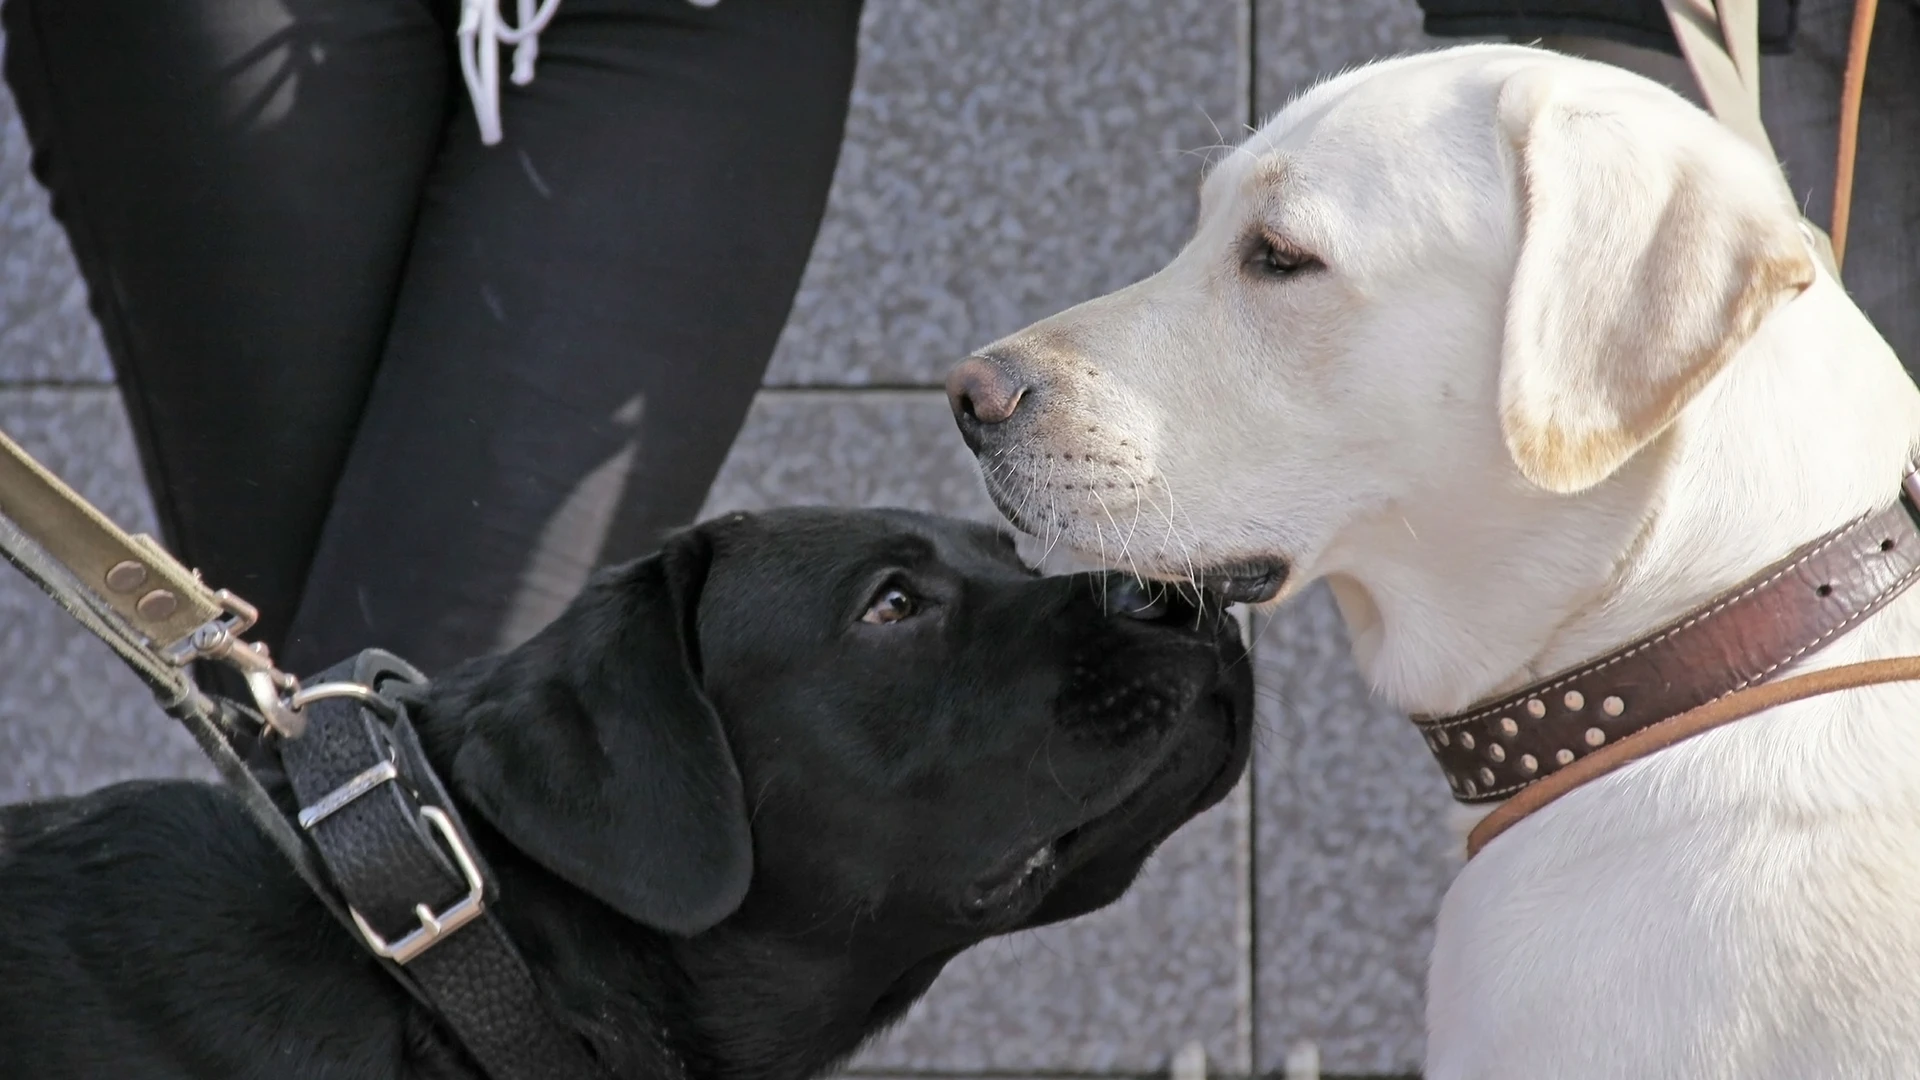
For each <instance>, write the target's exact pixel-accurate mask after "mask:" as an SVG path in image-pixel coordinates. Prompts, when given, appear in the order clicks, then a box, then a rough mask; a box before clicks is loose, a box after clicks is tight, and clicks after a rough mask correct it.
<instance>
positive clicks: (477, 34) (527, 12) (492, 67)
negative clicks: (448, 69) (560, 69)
mask: <svg viewBox="0 0 1920 1080" xmlns="http://www.w3.org/2000/svg"><path fill="white" fill-rule="evenodd" d="M534 3H535V0H519V4H520V25H518V26H508V25H507V23H506V20H505V19H503V18H501V16H500V0H461V2H460V29H459V30H458V31H457V33H458V35H459V38H460V75H461V77H462V78H463V79H465V80H466V82H467V96H468V97H470V98H472V99H473V118H474V119H475V120H477V121H479V123H480V141H481V142H483V143H485V144H486V145H488V146H492V145H494V144H495V143H497V142H499V141H500V134H501V132H500V46H502V45H511V46H513V84H514V85H515V86H525V85H527V84H528V83H530V82H532V81H533V62H534V60H535V59H536V58H537V57H538V56H539V55H540V31H542V30H545V29H546V28H547V24H548V23H550V22H552V21H553V13H554V12H555V11H557V10H559V8H560V0H541V3H540V6H539V7H538V8H536V7H534Z"/></svg>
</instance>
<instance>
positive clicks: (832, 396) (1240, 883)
mask: <svg viewBox="0 0 1920 1080" xmlns="http://www.w3.org/2000/svg"><path fill="white" fill-rule="evenodd" d="M799 503H815V504H835V505H855V506H875V505H894V506H907V507H913V508H917V509H924V510H933V511H939V512H945V513H954V514H961V515H966V516H970V517H977V518H981V519H983V520H995V515H994V512H993V509H992V507H991V505H990V504H989V503H988V501H987V498H986V494H985V491H984V490H983V489H982V488H981V486H980V482H979V479H978V476H977V474H976V473H975V471H974V466H973V462H972V459H971V457H970V455H968V453H967V451H966V448H965V447H964V446H963V445H962V444H961V442H960V440H959V438H958V437H957V436H956V435H955V434H954V432H953V429H952V420H951V419H950V418H949V415H948V412H947V406H946V401H945V399H944V398H943V397H942V396H941V395H940V394H939V393H938V392H929V391H900V392H860V391H829V392H796V391H786V392H781V391H769V392H767V393H763V394H762V395H761V397H760V399H759V401H758V402H756V404H755V406H754V409H753V411H752V413H751V414H750V416H749V417H748V420H747V424H746V427H745V429H744V430H743V431H742V432H741V435H740V438H739V441H738V442H737V443H736V444H735V446H734V450H733V454H732V456H731V457H730V458H729V459H728V461H727V464H726V466H725V467H724V468H723V469H722V470H721V473H720V477H719V479H718V480H717V481H716V482H715V484H714V488H713V493H712V496H711V497H710V498H709V500H708V503H707V506H706V509H705V510H704V511H703V513H706V514H714V513H721V512H724V511H727V510H735V509H749V510H751V509H760V508H764V507H768V506H773V505H780V504H799ZM1249 826H1250V822H1249V813H1248V803H1247V785H1245V784H1242V785H1241V787H1240V789H1239V790H1238V791H1236V792H1235V794H1234V796H1233V797H1232V798H1231V799H1229V800H1228V801H1227V802H1226V803H1224V804H1222V805H1221V806H1220V807H1218V808H1216V809H1215V810H1214V811H1213V812H1211V813H1209V814H1207V815H1206V816H1204V817H1202V818H1200V819H1198V820H1196V821H1194V822H1192V823H1190V824H1189V825H1188V826H1187V828H1185V829H1183V830H1182V831H1181V832H1180V833H1179V834H1178V835H1176V836H1175V837H1174V838H1173V839H1172V840H1170V841H1169V842H1168V843H1167V845H1166V846H1165V847H1164V848H1163V849H1162V851H1161V853H1160V854H1159V855H1158V856H1157V857H1156V858H1155V859H1154V861H1153V863H1152V864H1151V865H1150V867H1149V869H1148V870H1147V872H1146V873H1145V874H1144V875H1143V876H1142V879H1141V881H1140V883H1139V884H1138V885H1137V886H1136V887H1135V888H1134V889H1133V890H1132V891H1131V892H1130V893H1128V895H1127V896H1126V898H1125V899H1124V900H1122V901H1121V902H1120V903H1119V904H1116V905H1115V906H1114V907H1112V908H1109V909H1107V910H1106V911H1103V912H1100V913H1098V914H1096V915H1094V916H1091V917H1089V918H1087V919H1084V920H1081V921H1078V922H1075V923H1071V924H1068V925H1065V926H1058V927H1050V928H1048V929H1046V930H1042V931H1037V932H1033V933H1028V934H1020V935H1015V936H1013V937H1009V938H1005V939H1001V940H998V941H995V942H991V943H989V944H987V945H985V946H983V947H981V948H978V949H975V950H974V951H973V952H971V953H968V954H966V955H964V956H962V957H960V958H959V959H957V960H956V961H955V962H954V963H953V964H952V965H951V966H950V967H948V969H947V971H946V973H945V974H943V975H942V976H941V977H940V980H939V981H938V982H937V983H935V985H934V988H933V990H932V991H931V992H930V993H929V994H928V996H927V997H926V998H925V999H924V1000H922V1001H921V1002H920V1004H919V1005H917V1006H916V1007H915V1008H914V1009H913V1010H912V1011H911V1012H910V1013H909V1015H908V1017H907V1019H906V1020H905V1021H904V1022H903V1023H902V1024H901V1026H900V1027H898V1028H896V1029H894V1031H892V1032H891V1033H889V1034H888V1035H887V1036H886V1037H884V1038H883V1039H881V1040H880V1041H879V1042H877V1043H876V1044H875V1045H873V1046H872V1047H870V1048H869V1050H868V1051H867V1052H866V1053H865V1054H864V1055H862V1056H861V1057H860V1058H859V1059H858V1060H857V1061H856V1062H855V1064H854V1068H856V1069H859V1070H862V1071H869V1072H871V1071H879V1072H889V1071H907V1072H912V1073H915V1074H919V1073H929V1072H931V1073H951V1072H974V1071H980V1070H987V1071H993V1072H997V1073H998V1072H1013V1073H1018V1072H1021V1071H1023V1070H1039V1071H1045V1072H1063V1071H1067V1072H1099V1073H1109V1072H1122V1073H1126V1072H1143V1071H1154V1070H1158V1069H1162V1068H1164V1067H1165V1066H1166V1063H1167V1060H1168V1057H1169V1056H1170V1055H1171V1054H1172V1053H1173V1052H1174V1051H1175V1050H1176V1049H1177V1048H1179V1047H1180V1046H1182V1045H1184V1044H1185V1043H1187V1042H1190V1041H1194V1040H1198V1041H1200V1042H1201V1043H1202V1044H1203V1045H1204V1046H1205V1047H1206V1048H1207V1051H1208V1054H1209V1056H1210V1058H1211V1061H1212V1065H1213V1068H1215V1069H1216V1070H1220V1071H1225V1072H1233V1073H1240V1074H1244V1073H1246V1072H1247V1071H1248V1068H1249V1066H1250V1064H1251V1050H1250V1046H1251V1039H1250V1026H1251V1014H1250V1011H1249V980H1250V978H1251V970H1250V967H1249V951H1250V950H1249V941H1250V933H1251V922H1250V918H1251V915H1250V912H1249V910H1248V901H1249V894H1250V888H1249V883H1248V873H1249V863H1248V851H1247V848H1248V843H1249Z"/></svg>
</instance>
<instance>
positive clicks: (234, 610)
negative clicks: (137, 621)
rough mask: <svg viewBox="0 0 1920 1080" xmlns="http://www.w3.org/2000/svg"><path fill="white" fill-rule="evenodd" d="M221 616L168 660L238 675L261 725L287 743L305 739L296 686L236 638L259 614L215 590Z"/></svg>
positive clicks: (257, 646) (259, 649) (263, 651)
mask: <svg viewBox="0 0 1920 1080" xmlns="http://www.w3.org/2000/svg"><path fill="white" fill-rule="evenodd" d="M213 595H214V598H215V599H217V600H218V601H219V602H220V610H221V615H220V616H219V617H217V618H215V619H213V620H212V621H211V622H208V623H205V624H204V625H202V626H200V627H199V628H198V629H196V630H195V631H194V632H193V633H192V634H190V635H188V636H187V639H186V640H185V641H182V642H180V643H179V644H177V645H175V646H174V647H173V648H172V649H171V650H169V651H168V653H167V658H168V659H169V660H172V661H173V662H174V664H175V665H177V666H180V667H185V666H186V665H188V664H190V663H193V662H194V661H195V660H216V661H219V662H220V663H223V664H225V665H227V666H228V667H230V668H232V669H233V670H235V671H237V672H239V673H240V677H241V678H243V679H245V680H246V682H247V689H248V690H250V691H252V693H253V703H254V706H255V707H256V708H258V709H259V710H260V718H261V719H262V720H263V721H265V722H266V725H267V726H268V727H270V728H272V729H273V730H275V731H277V732H279V733H280V734H281V735H282V736H284V737H286V738H289V739H297V738H299V737H300V736H302V735H304V734H306V731H307V718H306V717H304V716H301V715H300V711H299V708H298V707H297V706H296V705H295V704H294V700H295V698H296V697H297V695H298V694H299V692H300V680H299V679H297V678H295V677H294V676H292V675H289V674H287V673H286V672H284V671H281V670H280V669H279V668H277V667H275V666H274V665H273V657H272V656H271V655H270V654H269V653H268V652H267V647H266V646H265V645H264V644H262V643H260V642H257V641H242V640H241V639H240V635H241V634H243V633H245V632H246V631H247V629H248V628H249V627H251V626H252V625H253V624H254V623H256V622H259V621H260V609H258V608H256V607H254V606H253V605H252V604H249V603H247V602H246V601H245V600H242V599H240V598H239V597H238V596H235V595H234V594H232V593H230V592H228V591H227V590H225V589H220V590H218V591H216V592H215V593H214V594H213Z"/></svg>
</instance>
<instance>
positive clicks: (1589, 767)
mask: <svg viewBox="0 0 1920 1080" xmlns="http://www.w3.org/2000/svg"><path fill="white" fill-rule="evenodd" d="M1909 681H1920V656H1901V657H1895V658H1893V659H1890V660H1868V661H1865V662H1862V663H1858V664H1846V665H1843V666H1841V667H1835V668H1827V669H1826V670H1824V671H1815V672H1811V673H1809V674H1806V675H1796V676H1794V677H1793V678H1790V679H1781V680H1780V681H1779V682H1772V683H1763V684H1761V685H1759V686H1755V687H1751V688H1749V689H1746V690H1741V691H1739V692H1737V693H1733V694H1729V695H1727V696H1726V697H1723V698H1721V699H1719V700H1718V701H1710V702H1708V703H1707V704H1705V705H1702V706H1700V707H1698V708H1696V709H1691V710H1688V711H1687V712H1684V713H1681V714H1680V715H1679V716H1676V717H1673V718H1672V719H1670V720H1663V721H1661V722H1660V723H1658V724H1654V725H1653V726H1651V727H1647V728H1643V729H1641V730H1640V731H1637V732H1634V733H1633V734H1632V735H1628V736H1626V737H1625V738H1623V739H1621V740H1620V741H1619V742H1616V743H1614V744H1613V745H1611V746H1608V747H1606V748H1604V749H1602V750H1598V751H1595V752H1594V753H1592V754H1589V755H1587V756H1586V757H1583V758H1581V759H1580V760H1578V761H1576V762H1574V763H1573V764H1571V765H1568V766H1567V767H1566V768H1564V769H1561V770H1560V771H1559V772H1556V773H1554V774H1553V775H1551V776H1546V777H1542V778H1541V779H1539V780H1537V781H1535V782H1534V783H1531V784H1529V785H1527V786H1526V787H1524V788H1522V789H1520V791H1518V792H1517V793H1515V794H1514V796H1513V797H1512V798H1510V799H1508V800H1507V801H1506V802H1503V803H1501V804H1500V805H1499V806H1497V807H1495V808H1494V810H1493V812H1492V813H1490V814H1488V815H1487V816H1486V817H1484V818H1482V819H1480V824H1478V825H1476V826H1474V827H1473V831H1472V832H1470V833H1468V834H1467V858H1469V859H1471V858H1473V857H1474V856H1475V855H1478V854H1479V853H1480V850H1481V849H1482V848H1484V847H1486V846H1487V844H1489V843H1490V842H1492V840H1493V839H1494V837H1496V836H1499V835H1500V834H1501V833H1503V832H1506V831H1507V830H1508V829H1510V828H1512V827H1513V826H1514V825H1515V824H1517V823H1519V821H1520V820H1521V819H1522V818H1524V817H1526V816H1527V815H1528V814H1531V813H1533V812H1534V811H1536V810H1538V809H1540V808H1541V807H1543V806H1546V805H1547V804H1548V803H1551V802H1553V801H1554V800H1555V799H1558V798H1559V797H1560V796H1562V795H1565V794H1566V793H1567V792H1569V791H1572V790H1573V789H1574V788H1577V787H1579V786H1580V785H1581V784H1584V783H1586V782H1587V781H1589V780H1593V779H1596V778H1598V777H1601V776H1605V775H1606V774H1608V773H1610V772H1612V771H1614V770H1615V769H1618V768H1620V767H1621V766H1622V765H1626V764H1629V763H1631V762H1634V761H1638V760H1640V759H1641V758H1643V757H1646V756H1647V755H1648V754H1651V753H1653V752H1655V751H1657V750H1664V749H1666V748H1667V747H1669V746H1672V745H1673V744H1675V743H1677V742H1680V741H1682V740H1684V739H1690V738H1692V737H1693V736H1695V735H1699V734H1701V733H1702V732H1707V731H1712V730H1713V729H1714V728H1717V727H1722V726H1724V725H1726V724H1730V723H1732V722H1734V721H1735V720H1743V719H1745V718H1747V717H1749V716H1752V715H1754V714H1755V713H1761V712H1765V711H1766V710H1768V709H1771V708H1774V707H1776V706H1779V705H1785V704H1788V703H1790V702H1795V701H1804V700H1805V699H1807V698H1811V697H1819V696H1820V695H1822V694H1832V693H1838V692H1839V691H1842V690H1856V689H1859V688H1861V687H1865V686H1879V685H1881V684H1884V683H1893V682H1909Z"/></svg>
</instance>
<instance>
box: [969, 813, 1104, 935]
mask: <svg viewBox="0 0 1920 1080" xmlns="http://www.w3.org/2000/svg"><path fill="white" fill-rule="evenodd" d="M1096 820H1097V819H1096ZM1091 824H1093V822H1092V821H1089V822H1087V823H1086V824H1085V825H1076V826H1075V827H1073V828H1071V829H1068V830H1067V831H1066V832H1064V833H1061V834H1060V835H1059V836H1056V837H1054V838H1053V839H1051V840H1049V841H1047V842H1046V843H1044V844H1041V845H1040V846H1038V847H1036V848H1033V849H1031V850H1028V851H1027V853H1026V855H1025V857H1024V858H1022V859H1020V860H1019V861H1018V862H1016V863H1013V864H1012V865H1010V866H1004V867H1002V868H1001V869H998V870H995V871H994V872H993V873H990V874H988V875H987V876H985V877H983V878H981V879H980V880H979V881H977V882H975V883H974V884H973V885H972V886H971V887H970V888H968V889H967V895H966V903H967V907H968V908H969V909H970V910H972V911H973V912H975V913H977V914H981V915H985V914H989V913H991V912H994V911H1001V910H1006V909H1008V908H1011V907H1014V906H1015V901H1016V900H1018V899H1020V898H1021V897H1023V896H1026V895H1030V894H1039V893H1044V892H1045V891H1046V890H1047V889H1048V888H1050V887H1051V886H1052V884H1053V882H1054V879H1055V878H1056V877H1058V876H1059V874H1060V872H1061V870H1062V869H1063V868H1064V867H1065V865H1066V860H1067V855H1068V853H1069V852H1070V851H1071V850H1072V848H1073V846H1074V842H1075V841H1077V840H1078V839H1079V838H1080V832H1081V830H1082V829H1084V828H1086V826H1087V825H1091Z"/></svg>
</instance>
